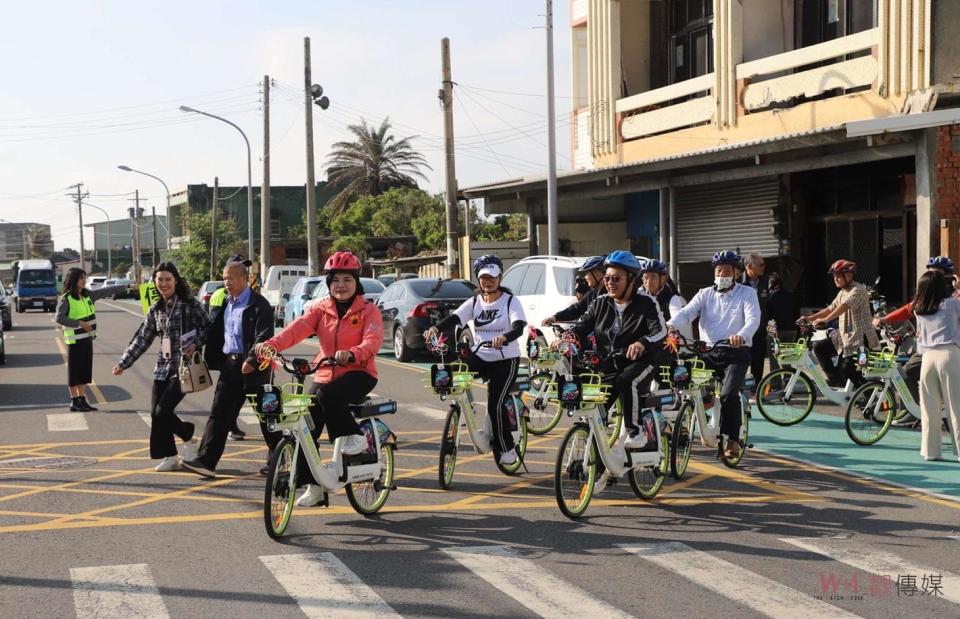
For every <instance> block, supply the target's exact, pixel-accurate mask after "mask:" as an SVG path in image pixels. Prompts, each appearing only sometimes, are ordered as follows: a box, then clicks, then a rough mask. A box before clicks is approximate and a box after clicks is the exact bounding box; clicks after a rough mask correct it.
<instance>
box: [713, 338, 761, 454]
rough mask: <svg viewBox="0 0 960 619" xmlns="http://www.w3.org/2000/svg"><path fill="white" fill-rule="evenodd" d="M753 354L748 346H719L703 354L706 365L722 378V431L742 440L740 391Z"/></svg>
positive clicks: (732, 437) (728, 436) (728, 435)
mask: <svg viewBox="0 0 960 619" xmlns="http://www.w3.org/2000/svg"><path fill="white" fill-rule="evenodd" d="M750 359H751V354H750V349H749V348H748V347H741V348H728V347H721V348H717V349H715V350H713V351H711V352H709V353H707V354H706V355H704V356H703V361H704V363H705V364H706V366H707V367H708V368H710V369H712V370H713V372H714V376H716V377H717V378H718V379H720V381H721V383H720V433H721V434H725V435H727V438H731V439H736V440H740V426H741V425H742V422H741V419H740V416H741V414H742V411H741V409H740V391H741V390H742V389H743V379H744V377H745V376H746V375H747V366H748V365H749V364H750Z"/></svg>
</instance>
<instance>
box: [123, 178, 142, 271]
mask: <svg viewBox="0 0 960 619" xmlns="http://www.w3.org/2000/svg"><path fill="white" fill-rule="evenodd" d="M133 200H134V203H135V204H136V206H133V207H130V208H128V209H127V212H128V213H129V214H130V226H131V227H132V229H133V278H134V280H135V281H136V282H137V286H139V285H140V284H142V283H143V278H142V277H141V276H142V271H143V265H141V264H140V217H141V216H142V215H143V209H142V208H140V190H139V189H137V190H136V191H135V192H134V198H133Z"/></svg>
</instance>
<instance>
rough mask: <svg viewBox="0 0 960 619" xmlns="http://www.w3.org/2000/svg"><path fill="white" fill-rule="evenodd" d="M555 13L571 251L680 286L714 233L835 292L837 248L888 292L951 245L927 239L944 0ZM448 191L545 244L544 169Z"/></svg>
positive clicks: (939, 123) (952, 99)
mask: <svg viewBox="0 0 960 619" xmlns="http://www.w3.org/2000/svg"><path fill="white" fill-rule="evenodd" d="M570 10H571V20H572V26H573V28H572V32H573V34H572V36H573V41H572V55H573V57H572V65H573V97H574V99H575V101H576V105H577V109H576V111H575V113H574V119H573V120H574V122H573V136H572V137H573V144H572V149H573V159H574V164H575V169H573V170H569V171H565V172H561V173H560V175H559V178H558V187H559V203H558V206H559V218H560V227H559V236H560V238H561V241H562V244H563V247H565V248H568V251H569V252H570V253H576V254H580V255H586V254H592V253H602V252H604V251H608V250H610V249H613V248H616V247H629V248H631V249H632V250H633V251H634V253H638V254H646V255H657V256H660V257H661V258H663V259H664V260H667V261H669V262H670V264H671V269H672V271H673V274H674V277H675V278H677V279H679V281H680V282H681V284H682V285H683V286H684V288H687V289H689V288H692V287H694V286H697V285H700V284H703V283H705V282H708V281H710V280H711V278H712V275H711V273H710V271H709V268H708V266H707V265H708V261H709V259H710V257H711V255H712V254H713V252H714V251H716V250H717V249H720V248H732V249H737V250H739V251H740V252H744V253H745V252H748V251H759V252H761V253H762V254H764V255H765V256H767V257H768V261H769V263H771V264H772V265H775V266H774V268H776V269H778V270H780V271H781V272H782V273H785V274H786V276H787V281H788V283H790V284H791V285H793V286H795V287H797V288H798V289H799V291H800V292H801V294H802V295H803V300H804V302H805V303H806V304H817V303H822V302H824V301H825V300H827V299H828V298H829V297H831V296H832V294H833V291H832V289H831V287H832V284H831V282H830V280H829V278H828V277H827V276H826V271H827V268H828V266H829V264H830V263H831V262H832V261H833V260H835V259H837V258H842V257H843V258H850V259H854V260H856V261H858V262H859V263H860V265H861V268H860V275H859V278H860V280H861V281H872V280H873V279H874V278H875V277H876V276H877V275H882V278H883V280H882V289H883V290H884V291H885V292H886V293H887V294H888V295H889V296H890V297H892V298H893V299H901V298H905V297H907V296H909V295H910V294H911V293H912V289H913V285H914V282H915V281H916V277H917V272H918V271H920V270H922V268H923V265H924V264H925V263H926V260H927V258H928V256H930V255H932V254H938V253H950V254H952V255H953V257H954V258H957V257H958V256H957V253H958V250H957V246H956V243H957V240H956V228H955V227H953V228H951V230H953V236H952V237H950V243H948V244H947V245H945V246H944V247H942V248H941V243H940V238H941V225H944V226H956V225H957V221H958V220H960V191H958V187H957V180H958V176H960V124H958V123H960V107H958V102H960V94H958V89H960V37H957V36H956V30H957V28H958V27H960V2H957V1H956V0H659V1H652V0H572V1H571V3H570ZM461 195H462V197H464V198H467V199H470V198H483V199H484V201H485V212H486V213H487V214H499V213H526V214H527V215H528V218H529V221H530V224H531V229H532V230H535V231H536V232H537V234H536V235H535V240H536V239H539V240H540V243H539V250H540V251H542V250H543V249H545V245H546V242H545V241H546V231H545V223H546V178H545V177H540V178H524V179H521V180H513V181H507V182H502V183H491V184H489V185H485V186H480V187H472V188H467V189H463V190H462V191H461ZM944 236H946V235H944ZM532 249H534V250H536V249H537V248H536V247H534V248H532ZM769 270H771V269H770V268H768V271H769Z"/></svg>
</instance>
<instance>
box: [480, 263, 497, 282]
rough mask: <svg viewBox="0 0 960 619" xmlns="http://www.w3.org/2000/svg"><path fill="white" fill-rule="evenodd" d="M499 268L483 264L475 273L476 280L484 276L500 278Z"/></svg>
mask: <svg viewBox="0 0 960 619" xmlns="http://www.w3.org/2000/svg"><path fill="white" fill-rule="evenodd" d="M500 273H501V271H500V267H498V266H497V265H495V264H485V265H483V266H482V267H480V270H479V271H478V272H477V279H480V278H481V277H483V276H484V275H489V276H490V277H500Z"/></svg>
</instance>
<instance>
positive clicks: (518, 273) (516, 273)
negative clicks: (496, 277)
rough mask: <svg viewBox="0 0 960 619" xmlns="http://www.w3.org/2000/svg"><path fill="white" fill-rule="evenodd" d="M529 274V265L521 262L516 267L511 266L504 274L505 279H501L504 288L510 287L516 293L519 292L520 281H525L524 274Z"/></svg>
mask: <svg viewBox="0 0 960 619" xmlns="http://www.w3.org/2000/svg"><path fill="white" fill-rule="evenodd" d="M526 274H527V265H526V264H520V265H516V266H514V267H511V268H510V269H508V270H507V272H506V273H505V274H504V276H503V279H502V280H501V281H500V285H501V286H503V287H504V288H509V289H510V290H512V291H513V292H515V293H518V294H519V290H520V282H522V281H523V276H524V275H526Z"/></svg>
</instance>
